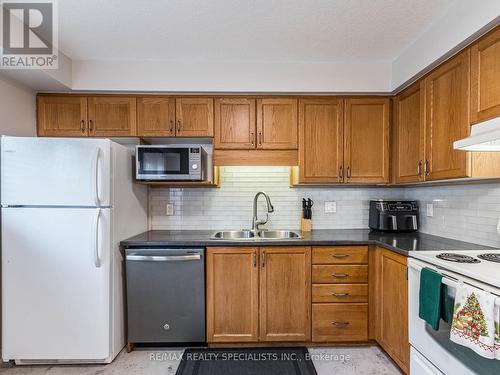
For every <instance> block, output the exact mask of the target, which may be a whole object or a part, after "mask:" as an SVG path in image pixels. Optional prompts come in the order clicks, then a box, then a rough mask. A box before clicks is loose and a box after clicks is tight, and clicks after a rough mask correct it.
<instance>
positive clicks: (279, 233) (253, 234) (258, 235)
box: [211, 230, 302, 241]
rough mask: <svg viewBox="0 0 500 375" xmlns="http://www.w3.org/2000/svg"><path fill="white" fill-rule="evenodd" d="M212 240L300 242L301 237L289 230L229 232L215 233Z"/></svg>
mask: <svg viewBox="0 0 500 375" xmlns="http://www.w3.org/2000/svg"><path fill="white" fill-rule="evenodd" d="M211 238H212V239H213V240H246V241H248V240H255V241H257V240H300V239H301V238H302V236H301V235H300V234H298V233H297V232H293V231H290V230H259V231H251V230H230V231H220V232H215V233H214V234H213V235H212V237H211Z"/></svg>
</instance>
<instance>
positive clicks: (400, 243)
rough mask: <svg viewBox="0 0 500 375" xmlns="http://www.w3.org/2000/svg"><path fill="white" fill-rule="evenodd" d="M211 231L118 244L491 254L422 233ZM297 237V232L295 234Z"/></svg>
mask: <svg viewBox="0 0 500 375" xmlns="http://www.w3.org/2000/svg"><path fill="white" fill-rule="evenodd" d="M214 232H216V231H215V230H151V231H148V232H144V233H141V234H139V235H137V236H134V237H132V238H129V239H127V240H124V241H122V242H121V246H122V247H123V248H131V247H146V246H147V247H160V246H161V247H166V246H173V247H186V246H254V247H255V246H287V245H288V246H320V245H378V246H381V247H385V248H387V249H389V250H393V251H395V252H397V253H399V254H402V255H405V256H408V255H409V252H411V251H426V250H427V251H429V250H443V251H449V250H491V249H492V248H491V247H488V246H482V245H477V244H473V243H469V242H462V241H457V240H452V239H449V238H444V237H438V236H433V235H430V234H425V233H418V232H416V233H382V232H372V231H370V230H369V229H317V230H313V231H312V232H304V233H302V237H303V238H302V239H297V240H261V239H259V240H212V239H210V237H211V236H212V235H213V233H214ZM297 232H299V233H300V231H297Z"/></svg>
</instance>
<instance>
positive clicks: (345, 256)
mask: <svg viewBox="0 0 500 375" xmlns="http://www.w3.org/2000/svg"><path fill="white" fill-rule="evenodd" d="M348 256H349V254H332V257H334V258H337V259H342V258H347V257H348Z"/></svg>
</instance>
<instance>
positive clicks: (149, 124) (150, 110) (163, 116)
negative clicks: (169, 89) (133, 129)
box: [137, 97, 175, 137]
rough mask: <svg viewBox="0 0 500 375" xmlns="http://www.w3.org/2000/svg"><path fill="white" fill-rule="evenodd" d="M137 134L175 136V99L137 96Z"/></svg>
mask: <svg viewBox="0 0 500 375" xmlns="http://www.w3.org/2000/svg"><path fill="white" fill-rule="evenodd" d="M137 135H138V136H139V137H173V136H175V99H174V98H166V97H163V98H162V97H143V98H137Z"/></svg>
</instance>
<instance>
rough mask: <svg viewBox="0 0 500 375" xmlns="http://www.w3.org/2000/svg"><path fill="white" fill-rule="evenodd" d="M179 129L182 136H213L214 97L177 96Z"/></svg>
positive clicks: (176, 107) (178, 134)
mask: <svg viewBox="0 0 500 375" xmlns="http://www.w3.org/2000/svg"><path fill="white" fill-rule="evenodd" d="M175 109H176V113H175V115H176V119H177V129H176V134H177V136H180V137H213V135H214V100H213V98H177V99H176V100H175Z"/></svg>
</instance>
